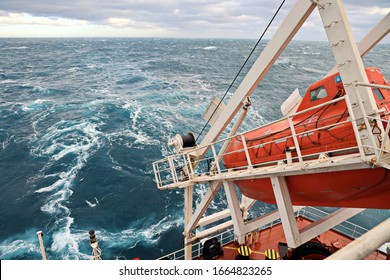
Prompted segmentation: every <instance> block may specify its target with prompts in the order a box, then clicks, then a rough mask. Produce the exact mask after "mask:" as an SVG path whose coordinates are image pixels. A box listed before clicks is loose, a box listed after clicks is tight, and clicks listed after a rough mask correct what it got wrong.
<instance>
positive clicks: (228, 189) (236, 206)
mask: <svg viewBox="0 0 390 280" xmlns="http://www.w3.org/2000/svg"><path fill="white" fill-rule="evenodd" d="M223 186H224V188H225V193H226V198H227V201H228V205H229V208H230V213H231V215H232V220H233V226H234V233H235V235H236V236H237V239H238V243H239V244H244V243H245V231H244V229H245V225H244V220H243V218H242V213H241V208H240V203H239V201H238V197H237V193H236V190H235V188H234V184H233V182H229V181H223Z"/></svg>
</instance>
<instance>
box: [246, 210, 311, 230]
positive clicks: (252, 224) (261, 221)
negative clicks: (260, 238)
mask: <svg viewBox="0 0 390 280" xmlns="http://www.w3.org/2000/svg"><path fill="white" fill-rule="evenodd" d="M302 208H304V206H294V207H293V211H294V212H297V211H299V210H300V209H302ZM277 219H280V214H279V211H278V210H275V211H273V212H270V213H267V214H264V215H262V216H260V217H258V218H256V219H253V220H251V221H249V222H247V223H245V232H246V233H249V232H252V231H255V230H258V229H259V228H260V227H262V226H265V225H267V224H270V223H272V222H274V221H276V220H277Z"/></svg>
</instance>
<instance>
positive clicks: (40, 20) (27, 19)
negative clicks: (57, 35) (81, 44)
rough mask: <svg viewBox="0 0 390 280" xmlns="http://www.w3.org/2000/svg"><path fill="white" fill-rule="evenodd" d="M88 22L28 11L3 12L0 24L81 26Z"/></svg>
mask: <svg viewBox="0 0 390 280" xmlns="http://www.w3.org/2000/svg"><path fill="white" fill-rule="evenodd" d="M87 23H88V22H87V21H85V20H79V19H69V18H59V17H40V16H33V15H30V14H27V13H8V14H6V13H2V15H1V16H0V25H25V24H31V25H48V26H49V25H50V26H79V25H86V24H87Z"/></svg>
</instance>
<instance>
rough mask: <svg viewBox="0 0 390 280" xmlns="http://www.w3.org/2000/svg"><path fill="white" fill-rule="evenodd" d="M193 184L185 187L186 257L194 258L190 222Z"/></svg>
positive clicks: (186, 258)
mask: <svg viewBox="0 0 390 280" xmlns="http://www.w3.org/2000/svg"><path fill="white" fill-rule="evenodd" d="M192 202H193V185H190V186H188V187H186V188H185V189H184V259H185V260H191V259H192V242H190V241H189V240H190V235H191V232H190V230H189V228H188V227H189V222H190V220H191V218H192Z"/></svg>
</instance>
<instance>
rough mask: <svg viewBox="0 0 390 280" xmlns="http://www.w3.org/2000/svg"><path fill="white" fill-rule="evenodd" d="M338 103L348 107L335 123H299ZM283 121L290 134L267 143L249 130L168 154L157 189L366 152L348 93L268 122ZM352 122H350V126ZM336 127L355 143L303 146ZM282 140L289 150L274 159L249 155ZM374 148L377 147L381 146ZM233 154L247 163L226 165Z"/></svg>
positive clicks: (158, 168)
mask: <svg viewBox="0 0 390 280" xmlns="http://www.w3.org/2000/svg"><path fill="white" fill-rule="evenodd" d="M337 102H345V103H346V107H347V110H346V111H345V112H343V113H340V114H339V115H332V116H331V117H329V119H331V118H333V121H332V122H330V123H327V124H324V123H325V122H324V120H325V121H326V119H321V122H320V123H321V125H319V126H318V127H309V128H308V129H304V128H303V126H305V125H308V124H309V123H303V124H302V123H298V121H297V120H298V118H297V117H298V116H300V115H302V114H305V113H308V112H311V111H314V110H318V109H320V108H323V107H325V106H330V105H332V104H335V103H337ZM348 116H349V117H348ZM337 118H340V120H341V121H339V122H335V121H334V120H335V119H337ZM282 121H285V123H286V122H287V123H288V124H287V123H286V124H285V125H286V126H287V127H286V131H287V132H288V133H285V135H284V136H281V137H280V138H277V139H272V140H269V141H267V142H263V143H259V144H255V145H253V143H248V141H247V140H246V138H245V136H244V135H245V134H246V133H247V132H244V133H241V134H237V135H234V136H232V137H229V138H226V139H223V140H219V141H216V142H214V143H211V144H209V145H206V146H197V147H194V148H193V149H191V150H189V151H186V152H183V153H180V154H177V155H172V156H168V157H166V158H164V159H162V160H159V161H156V162H154V163H153V169H154V173H155V180H156V182H157V185H158V188H159V189H165V188H175V187H180V186H185V185H186V183H188V181H191V180H193V179H198V178H200V177H202V176H208V177H210V178H209V179H210V180H212V179H213V176H215V178H217V177H218V176H217V175H221V174H224V173H227V172H230V171H240V170H241V171H247V172H251V171H253V170H254V169H255V168H259V167H270V166H271V167H278V166H280V165H285V164H290V165H299V164H303V163H304V162H305V161H309V160H320V161H324V159H326V158H327V155H330V154H332V155H346V154H359V153H360V155H363V152H362V151H363V145H362V143H361V141H360V138H359V137H356V135H357V133H358V127H357V124H356V121H355V119H354V118H353V115H352V116H351V106H350V104H349V100H348V97H347V96H342V97H339V98H337V99H334V100H331V101H329V102H325V103H323V104H320V105H317V106H314V107H311V108H308V109H306V110H303V111H300V112H297V113H296V114H294V115H292V116H289V117H285V118H283V119H280V120H278V121H275V122H272V123H270V124H268V125H269V126H270V125H272V124H274V123H277V122H282ZM349 123H350V125H348V124H349ZM337 127H344V128H348V129H350V130H351V134H354V135H355V137H354V138H355V140H356V142H355V144H354V145H352V144H351V145H350V146H347V147H345V146H344V147H342V148H341V147H340V148H329V147H328V146H326V145H324V146H319V147H318V149H311V150H310V149H306V150H303V149H302V147H301V143H302V141H303V140H302V139H303V138H304V137H310V135H313V134H315V133H318V132H320V131H331V130H333V129H335V128H337ZM388 129H389V126H388V127H387V131H388ZM329 137H330V136H329ZM233 139H236V140H237V141H240V142H242V147H241V148H240V149H238V150H234V151H228V152H226V151H221V147H223V146H224V145H223V144H224V143H226V142H229V143H230V142H231V141H232V140H233ZM251 142H253V141H251ZM282 142H286V145H287V143H288V148H289V150H290V152H289V151H284V152H280V153H279V154H278V155H277V158H276V159H275V158H273V159H272V160H268V161H265V162H259V160H257V162H255V161H254V158H253V157H251V156H250V155H251V154H252V155H253V154H256V152H257V151H259V150H261V149H266V148H267V147H271V146H273V147H276V146H277V144H279V143H282ZM351 143H352V142H351ZM225 146H226V145H225ZM371 148H373V149H377V148H378V147H371ZM205 149H206V150H207V153H206V154H205V156H203V157H202V158H200V159H197V158H196V156H193V155H196V154H197V153H198V152H199V153H200V152H201V151H204V150H205ZM233 154H236V155H237V154H242V156H244V160H243V162H246V164H245V165H242V166H235V167H234V168H233V169H232V168H230V169H228V168H225V166H224V165H223V162H222V159H223V158H224V157H228V156H229V155H233Z"/></svg>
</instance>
